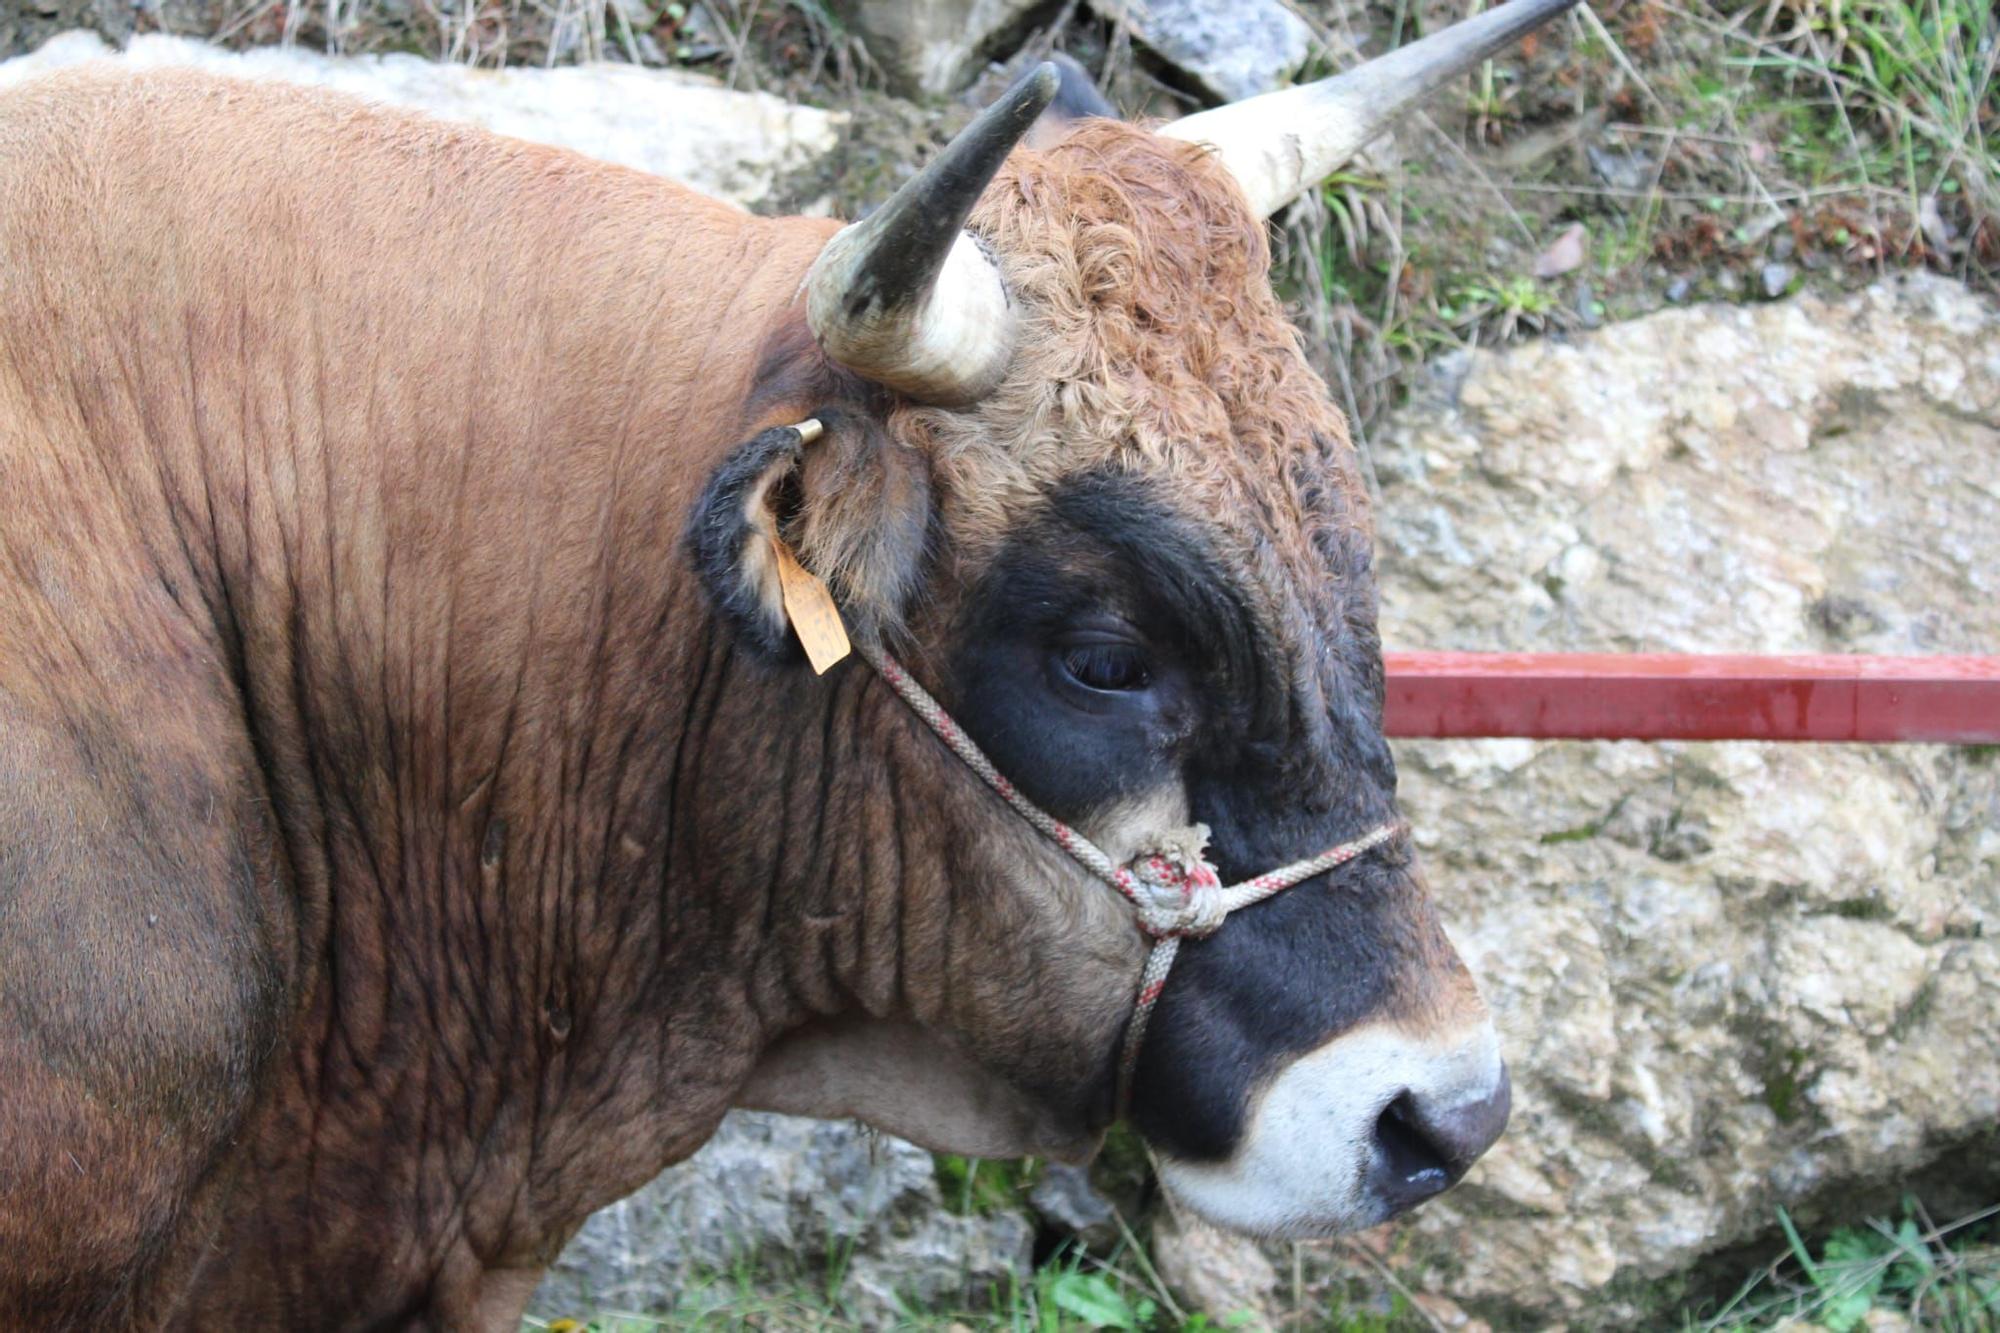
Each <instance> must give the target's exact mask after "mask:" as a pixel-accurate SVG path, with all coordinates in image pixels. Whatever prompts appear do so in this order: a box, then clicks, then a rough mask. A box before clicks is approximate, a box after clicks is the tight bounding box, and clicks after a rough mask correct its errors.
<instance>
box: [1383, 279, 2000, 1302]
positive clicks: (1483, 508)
mask: <svg viewBox="0 0 2000 1333" xmlns="http://www.w3.org/2000/svg"><path fill="white" fill-rule="evenodd" d="M1374 462H1375V467H1376V471H1377V473H1378V475H1379V477H1380V479H1381V486H1382V503H1381V508H1380V512H1379V525H1380V532H1381V541H1380V548H1381V560H1382V573H1383V588H1382V607H1383V631H1384V640H1385V642H1386V643H1387V644H1388V645H1389V646H1390V647H1391V648H1426V649H1537V650H1565V649H1567V650H1586V649H1595V650H1627V649H1656V650H1686V651H1710V652H1723V651H1737V652H1850V651H1855V652H1885V653H1950V652H1992V651H1994V649H1995V645H1996V644H2000V307H1996V305H1995V304H1994V303H1992V302H1991V301H1988V300H1983V299H1980V298H1977V297H1974V296H1973V295H1971V294H1969V293H1968V292H1967V291H1966V290H1965V289H1964V288H1962V287H1959V286H1957V285H1956V284H1953V283H1950V282H1948V281H1945V280H1943V279H1938V278H1931V277H1927V276H1923V275H1913V276H1911V277H1908V278H1903V279H1898V280H1895V281H1891V282H1887V283H1884V284H1882V285H1880V286H1877V287H1875V288H1872V289H1870V290H1869V291H1867V292H1865V293H1860V294H1856V295H1853V296H1848V297H1842V298H1837V299H1834V298H1822V297H1816V296H1807V297H1801V298H1798V299H1795V300H1791V301H1788V302H1784V303H1780V304H1776V305H1768V306H1758V307H1754V308H1734V307H1698V308H1692V309H1685V310H1668V311H1664V312H1662V313H1659V314H1656V315H1653V316H1651V317H1649V318H1646V319H1643V320H1638V321H1635V322H1632V323H1628V324H1624V325H1619V326H1615V327H1612V328H1608V329H1606V330H1604V331H1603V332H1602V333H1599V334H1595V335H1592V336H1590V337H1588V338H1580V339H1578V340H1577V341H1576V342H1574V343H1571V344H1563V343H1558V342H1554V341H1546V342H1540V343H1535V344H1531V345H1528V346H1524V347H1519V348H1516V349H1514V350H1512V351H1508V352H1503V353H1498V354H1493V353H1478V354H1475V355H1473V356H1472V357H1470V358H1468V359H1465V360H1463V361H1461V362H1459V363H1458V364H1457V365H1455V366H1451V367H1447V368H1446V369H1445V370H1444V372H1443V373H1441V374H1440V375H1439V376H1438V379H1437V382H1436V384H1435V385H1434V386H1433V391H1432V392H1431V393H1430V394H1429V395H1428V396H1427V397H1424V398H1422V399H1421V400H1420V401H1418V402H1415V403H1413V404H1412V405H1411V407H1410V408H1409V409H1407V410H1405V411H1404V412H1402V413H1401V414H1400V415H1399V416H1398V417H1397V418H1396V419H1395V420H1394V422H1393V423H1392V425H1391V428H1390V429H1389V430H1388V432H1387V433H1386V435H1384V436H1383V437H1382V438H1380V439H1378V440H1377V442H1376V446H1375V452H1374ZM1397 748H1398V762H1399V767H1400V771H1401V775H1402V796H1403V801H1404V804H1405V808H1406V810H1407V813H1408V814H1409V816H1410V818H1411V820H1412V822H1413V824H1414V826H1415V828H1416V829H1417V830H1418V834H1417V837H1418V841H1419V845H1420V847H1421V849H1422V851H1423V854H1424V857H1425V862H1426V865H1427V867H1428V871H1429V875H1430V877H1431V880H1432V882H1433V884H1434V886H1435V888H1436V891H1437V892H1438V894H1439V897H1440V898H1441V900H1442V904H1443V907H1444V909H1445V912H1446V915H1447V920H1448V921H1449V923H1450V925H1451V927H1452V929H1453V932H1454V934H1455V935H1456V937H1457V939H1458V941H1459V943H1460V945H1461V948H1462V951H1463V952H1464V954H1465V956H1466V958H1467V961H1468V962H1469V963H1470V964H1471V966H1472V968H1473V970H1474V971H1475V973H1476V974H1478V975H1479V977H1480V978H1481V981H1482V984H1483V986H1484V989H1485V992H1486V995H1487V997H1488V999H1489V1000H1490V1001H1491V1002H1492V1004H1493V1007H1494V1009H1495V1011H1496V1013H1497V1014H1498V1017H1499V1022H1500V1026H1501V1030H1502V1035H1503V1041H1504V1044H1505V1046H1506V1049H1507V1053H1508V1056H1509V1059H1510V1060H1511V1062H1512V1065H1513V1069H1514V1076H1515V1090H1516V1091H1515V1112H1514V1119H1513V1124H1512V1126H1511V1128H1510V1129H1509V1131H1508V1134H1507V1136H1506V1137H1505V1138H1503V1139H1502V1140H1501V1142H1500V1144H1499V1145H1498V1147H1497V1148H1496V1149H1495V1150H1494V1152H1493V1153H1492V1154H1491V1155H1490V1156H1489V1157H1488V1158H1487V1159H1486V1160H1485V1161H1484V1162H1483V1163H1482V1164H1481V1165H1480V1166H1478V1167H1476V1168H1475V1169H1474V1171H1473V1173H1472V1175H1471V1176H1470V1177H1469V1178H1468V1180H1467V1182H1466V1184H1465V1185H1464V1186H1463V1187H1461V1188H1460V1189H1459V1190H1457V1191H1455V1192H1454V1193H1452V1194H1449V1195H1447V1196H1445V1197H1444V1198H1442V1199H1440V1200H1438V1201H1437V1202H1436V1203H1435V1204H1432V1205H1429V1206H1427V1207H1426V1208H1424V1209H1423V1210H1422V1211H1421V1212H1419V1213H1418V1214H1416V1215H1415V1216H1414V1217H1413V1218H1412V1219H1410V1220H1409V1221H1408V1222H1406V1223H1405V1224H1404V1225H1403V1229H1402V1234H1401V1236H1400V1242H1401V1244H1402V1246H1403V1248H1402V1250H1401V1251H1400V1252H1401V1253H1402V1254H1404V1255H1405V1256H1415V1257H1414V1260H1413V1262H1411V1263H1410V1267H1411V1268H1412V1270H1413V1273H1412V1276H1413V1277H1414V1278H1415V1279H1416V1281H1417V1283H1418V1284H1419V1285H1422V1286H1425V1287H1428V1288H1431V1289H1434V1290H1438V1291H1441V1292H1443V1293H1445V1294H1447V1295H1449V1296H1451V1297H1452V1298H1453V1299H1455V1300H1457V1301H1459V1302H1460V1303H1462V1304H1464V1305H1466V1306H1468V1307H1469V1308H1471V1309H1472V1310H1473V1311H1474V1312H1475V1313H1477V1312H1479V1311H1481V1310H1482V1309H1487V1310H1492V1311H1495V1312H1496V1314H1497V1313H1498V1312H1507V1311H1512V1312H1515V1313H1516V1314H1517V1315H1519V1314H1521V1313H1523V1312H1532V1313H1535V1314H1537V1315H1538V1316H1539V1317H1542V1318H1547V1319H1561V1318H1570V1317H1575V1316H1576V1315H1577V1314H1578V1313H1579V1312H1587V1316H1586V1320H1585V1322H1587V1323H1590V1324H1592V1325H1593V1326H1597V1325H1600V1324H1604V1323H1610V1322H1613V1321H1615V1320H1619V1319H1640V1318H1644V1317H1645V1315H1646V1313H1647V1312H1645V1311H1644V1310H1642V1309H1639V1308H1637V1307H1636V1306H1634V1305H1632V1304H1631V1303H1630V1302H1629V1301H1627V1300H1626V1299H1625V1298H1624V1297H1623V1296H1622V1295H1621V1296H1616V1297H1614V1296H1613V1295H1612V1294H1610V1293H1608V1292H1607V1287H1608V1286H1609V1285H1610V1284H1611V1283H1612V1282H1613V1280H1614V1279H1620V1283H1619V1290H1620V1291H1621V1292H1622V1291H1624V1290H1626V1289H1627V1288H1628V1287H1629V1286H1631V1285H1632V1282H1633V1281H1635V1280H1636V1281H1638V1282H1643V1280H1644V1279H1645V1278H1648V1277H1656V1276H1660V1275H1663V1274H1666V1273H1669V1272H1671V1271H1674V1270H1677V1269H1681V1268H1684V1267H1686V1266H1688V1265H1689V1264H1691V1263H1692V1262H1694V1261H1696V1260H1698V1259H1699V1258H1700V1257H1701V1256H1702V1255H1704V1254H1706V1253H1709V1252H1711V1251H1715V1250H1719V1249H1722V1248H1724V1247H1728V1246H1730V1245H1732V1244H1737V1243H1740V1242H1743V1241H1745V1240H1749V1239H1752V1238H1755V1237H1757V1236H1759V1235H1760V1234H1762V1233H1764V1232H1766V1231H1768V1230H1769V1229H1770V1228H1771V1227H1772V1226H1773V1224H1774V1208H1775V1207H1776V1206H1777V1205H1779V1204H1784V1205H1786V1206H1788V1207H1791V1208H1793V1209H1794V1211H1795V1212H1800V1213H1802V1214H1803V1215H1804V1216H1806V1217H1808V1218H1810V1217H1811V1216H1812V1214H1813V1212H1814V1210H1815V1208H1824V1209H1825V1210H1827V1211H1828V1212H1837V1211H1838V1210H1839V1208H1840V1207H1841V1203H1840V1200H1841V1199H1842V1197H1843V1196H1844V1195H1847V1194H1849V1193H1851V1192H1854V1191H1862V1190H1865V1189H1866V1188H1868V1187H1869V1186H1871V1185H1872V1186H1880V1185H1885V1184H1892V1183H1894V1182H1896V1181H1898V1180H1900V1179H1902V1178H1903V1176H1904V1175H1905V1173H1907V1172H1909V1171H1910V1170H1912V1169H1913V1168H1916V1167H1919V1166H1921V1165H1923V1164H1924V1163H1927V1162H1929V1161H1931V1160H1933V1159H1935V1158H1936V1157H1937V1156H1938V1155H1939V1154H1941V1153H1944V1152H1947V1151H1949V1150H1950V1149H1952V1148H1953V1147H1954V1146H1955V1145H1966V1144H1969V1143H1970V1142H1972V1141H1973V1140H1974V1138H1975V1136H1977V1135H1979V1134H1981V1133H1982V1132H1986V1131H1988V1130H1990V1128H1991V1127H1992V1126H1993V1125H1994V1123H1995V1120H1996V1117H2000V1017H1996V1015H2000V761H1996V758H1995V757H1994V756H1993V755H1992V754H1990V753H1986V752H1981V751H1976V750H1971V749H1964V748H1952V747H1922V746H1909V747H1899V748H1892V747H1871V746H1784V745H1748V744H1744V745H1715V744H1659V745H1654V744H1641V743H1606V744H1577V743H1536V742H1528V741H1490V742H1463V741H1433V742H1403V743H1401V744H1399V746H1398V747H1397ZM1996 1185H2000V1172H1996V1175H1995V1177H1994V1179H1993V1180H1991V1181H1989V1182H1988V1183H1987V1188H1988V1189H1989V1190H1990V1189H1991V1188H1993V1187H1994V1186H1996ZM1503 1322H1505V1321H1503Z"/></svg>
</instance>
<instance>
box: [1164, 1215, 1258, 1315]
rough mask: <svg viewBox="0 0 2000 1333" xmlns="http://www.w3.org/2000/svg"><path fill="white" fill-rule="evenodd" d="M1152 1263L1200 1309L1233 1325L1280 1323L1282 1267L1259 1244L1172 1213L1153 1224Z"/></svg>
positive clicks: (1182, 1295) (1172, 1285) (1191, 1304)
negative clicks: (1277, 1302)
mask: <svg viewBox="0 0 2000 1333" xmlns="http://www.w3.org/2000/svg"><path fill="white" fill-rule="evenodd" d="M1152 1248H1153V1265H1154V1267H1156V1268H1157V1269H1159V1272H1160V1277H1161V1279H1162V1280H1163V1281H1165V1282H1166V1284H1167V1285H1168V1286H1169V1287H1172V1288H1173V1289H1174V1290H1175V1291H1177V1292H1179V1293H1180V1294H1181V1297H1182V1298H1183V1299H1184V1300H1186V1301H1187V1302H1188V1304H1189V1305H1190V1306H1192V1307H1193V1308H1194V1309H1195V1310H1198V1311H1201V1312H1202V1313H1204V1314H1207V1315H1208V1316H1209V1317H1210V1318H1211V1319H1212V1320H1214V1321H1215V1322H1216V1323H1218V1324H1221V1325H1224V1326H1227V1327H1230V1328H1244V1329H1253V1330H1254V1329H1270V1328H1272V1327H1274V1326H1275V1324H1274V1321H1273V1318H1272V1302H1273V1298H1274V1297H1275V1296H1276V1295H1277V1291H1278V1270H1277V1269H1276V1268H1275V1267H1274V1266H1273V1265H1272V1262H1271V1260H1270V1258H1269V1257H1268V1256H1266V1255H1265V1253H1264V1252H1263V1250H1262V1249H1260V1248H1259V1247H1258V1245H1257V1243H1256V1242H1255V1241H1253V1240H1250V1239H1249V1238H1247V1237H1244V1236H1232V1235H1230V1234H1229V1233H1227V1232H1224V1231H1218V1230H1216V1229H1215V1228H1214V1227H1212V1226H1210V1225H1208V1224H1207V1223H1206V1222H1202V1221H1200V1220H1198V1219H1196V1218H1193V1217H1188V1216H1184V1215H1181V1214H1179V1213H1177V1212H1169V1213H1167V1214H1165V1215H1163V1216H1162V1217H1160V1218H1159V1219H1158V1220H1157V1221H1156V1222H1155V1223H1154V1225H1153V1247H1152Z"/></svg>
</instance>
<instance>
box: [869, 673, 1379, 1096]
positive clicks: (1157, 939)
mask: <svg viewBox="0 0 2000 1333" xmlns="http://www.w3.org/2000/svg"><path fill="white" fill-rule="evenodd" d="M854 646H855V650H856V651H857V652H859V653H860V654H861V656H862V657H863V658H864V659H866V660H867V662H868V664H869V665H870V666H872V667H874V668H875V671H876V673H877V674H878V675H880V676H881V677H882V679H883V680H885V681H887V682H888V683H889V688H890V689H892V690H894V691H895V692H896V693H897V694H898V695H900V696H902V699H903V702H904V703H906V704H908V705H909V706H910V709H911V711H913V712H915V713H916V715H917V716H918V717H920V718H922V719H923V721H924V724H925V725H926V726H928V727H929V728H930V729H931V730H932V731H934V732H936V733H937V735H938V738H939V739H940V740H942V741H943V742H944V743H945V744H946V745H947V746H949V747H950V749H951V752H952V753H953V754H955V755H957V756H958V757H959V758H960V759H963V760H964V761H965V763H966V766H967V767H969V768H970V769H971V770H972V771H973V772H975V773H977V774H978V775H979V776H980V778H981V779H982V780H983V781H984V782H985V783H986V785H987V786H989V787H991V788H992V789H993V790H994V791H995V792H996V793H997V794H998V795H999V797H1000V799H1001V800H1003V801H1005V802H1006V803H1007V804H1008V805H1010V806H1012V807H1013V808H1014V811H1015V813H1016V814H1018V815H1020V816H1021V817H1022V818H1023V819H1025V820H1027V821H1028V822H1029V823H1030V824H1032V825H1034V826H1035V827H1036V828H1037V829H1039V830H1040V831H1041V832H1042V833H1043V835H1045V836H1046V837H1047V838H1048V839H1049V840H1050V841H1051V842H1053V843H1055V845H1056V846H1058V847H1060V848H1062V849H1063V850H1064V851H1065V852H1068V853H1069V854H1070V856H1071V858H1072V859H1074V860H1075V861H1076V862H1077V864H1079V865H1081V866H1082V867H1083V868H1084V869H1086V870H1088V871H1089V872H1090V873H1091V874H1093V875H1095V876H1097V878H1099V879H1101V880H1103V881H1104V882H1105V883H1106V884H1109V885H1110V886H1111V887H1112V888H1114V889H1116V890H1118V892H1119V893H1121V894H1123V895H1124V896H1125V897H1126V899H1127V900H1128V901H1130V902H1131V904H1132V906H1133V908H1134V909H1135V910H1136V912H1137V914H1138V918H1139V928H1140V930H1142V931H1144V932H1145V933H1146V935H1147V936H1148V937H1150V938H1151V939H1152V941H1153V949H1152V952H1151V953H1150V954H1149V955H1148V956H1147V958H1146V969H1145V971H1144V972H1143V973H1142V974H1141V975H1140V978H1139V994H1138V999H1137V1001H1136V1003H1135V1005H1134V1008H1133V1011H1132V1021H1131V1022H1130V1023H1129V1024H1128V1025H1127V1026H1126V1028H1125V1043H1124V1047H1123V1049H1122V1050H1121V1051H1120V1053H1119V1060H1118V1110H1119V1113H1120V1114H1123V1113H1124V1111H1125V1108H1126V1106H1127V1104H1128V1101H1129V1098H1130V1096H1131V1091H1132V1074H1133V1071H1134V1070H1135V1069H1136V1068H1137V1067H1138V1064H1139V1048H1140V1046H1141V1044H1142V1043H1143V1042H1144V1041H1145V1038H1146V1024H1147V1022H1148V1021H1149V1020H1150V1019H1151V1018H1152V1015H1153V1007H1154V1006H1155V1005H1156V1004H1158V1003H1159V999H1160V992H1161V991H1163V990H1165V989H1166V985H1167V973H1168V972H1170V971H1171V970H1172V969H1173V965H1174V956H1175V955H1176V954H1177V953H1178V952H1179V951H1180V947H1181V941H1182V940H1183V939H1186V938H1189V937H1196V938H1199V937H1200V936H1203V935H1208V934H1212V933H1214V931H1215V930H1216V929H1218V928H1219V927H1220V926H1221V925H1222V922H1223V918H1225V917H1227V916H1228V915H1229V914H1230V913H1231V912H1234V911H1237V910H1239V909H1240V908H1244V907H1248V906H1250V904H1252V903H1256V902H1262V901H1263V900H1264V899H1266V898H1269V897H1270V896H1271V895H1272V894H1274V893H1279V892H1281V891H1283V890H1285V889H1289V888H1291V887H1292V886H1293V885H1294V884H1298V883H1302V882H1303V881H1305V880H1308V879H1311V878H1312V877H1313V876H1315V875H1318V874H1321V873H1323V872H1325V871H1328V870H1331V869H1333V867H1335V866H1338V865H1344V864H1346V863H1347V862H1349V861H1352V860H1353V859H1354V858H1355V857H1357V856H1360V855H1361V854H1362V853H1363V852H1366V851H1369V850H1371V849H1373V848H1375V847H1379V846H1381V845H1382V844H1383V843H1385V842H1387V841H1389V840H1390V839H1391V838H1393V837H1395V836H1396V835H1397V834H1399V833H1401V832H1402V831H1403V830H1404V828H1405V825H1403V824H1402V823H1401V822H1400V821H1392V822H1390V823H1387V824H1383V825H1382V826H1381V827H1379V828H1376V829H1374V830H1372V831H1371V832H1368V833H1365V834H1363V835H1362V836H1361V837H1359V838H1356V839H1354V840H1353V841H1352V842H1344V843H1341V844H1340V845H1339V846H1338V847H1329V848H1328V849H1327V850H1325V851H1323V852H1321V853H1319V854H1318V855H1316V856H1308V857H1306V858H1305V859H1304V860H1302V861H1294V862H1292V863H1291V864H1290V865H1284V866H1279V867H1278V868H1277V869H1276V870H1267V871H1265V872H1264V873H1263V874H1261V875H1256V876H1253V877H1251V878H1250V879H1246V880H1244V881H1243V882H1242V883H1241V884H1232V885H1230V886H1228V887H1227V888H1224V887H1223V885H1222V882H1221V879H1220V877H1219V876H1217V874H1216V873H1215V867H1214V866H1212V865H1210V864H1209V863H1208V862H1207V860H1206V859H1204V858H1202V857H1200V856H1199V855H1193V856H1190V855H1188V854H1186V853H1183V852H1150V853H1147V854H1145V855H1143V856H1139V857H1136V858H1134V859H1133V860H1132V862H1131V863H1130V864H1129V865H1122V866H1121V865H1118V864H1117V863H1115V862H1114V861H1112V859H1111V858H1110V857H1109V856H1106V855H1105V854H1104V852H1103V850H1102V849H1101V848H1099V847H1098V846H1097V844H1096V843H1094V842H1092V841H1091V840H1090V839H1089V838H1087V837H1085V836H1084V835H1083V834H1081V833H1079V832H1077V831H1076V830H1075V829H1073V828H1071V827H1070V826H1069V825H1068V824H1065V823H1063V821H1061V820H1060V819H1057V818H1056V817H1055V816H1053V815H1051V814H1049V812H1048V811H1046V810H1044V809H1042V808H1041V807H1040V806H1038V805H1036V804H1035V803H1034V802H1033V801H1031V800H1029V799H1028V798H1027V797H1025V796H1023V795H1022V794H1021V793H1020V791H1019V790H1018V789H1017V788H1016V787H1015V786H1014V784H1013V783H1011V782H1009V781H1008V780H1007V776H1006V774H1004V773H1002V772H1001V771H1000V770H999V769H997V768H995V767H994V766H993V761H992V760H990V759H988V758H987V757H986V755H985V753H984V752H983V751H982V750H980V748H979V747H978V746H977V745H975V744H974V743H973V741H972V738H971V737H970V736H967V735H966V734H965V732H964V730H963V729H962V728H961V727H960V726H959V725H958V724H957V723H956V722H954V721H952V719H951V715H950V714H949V713H947V712H945V710H944V706H943V705H942V704H940V703H938V701H937V700H936V699H934V698H932V697H931V694H930V691H928V690H926V689H925V688H924V687H923V686H921V685H919V684H917V682H916V680H915V679H914V678H913V677H912V676H911V675H910V673H909V672H908V671H907V670H905V669H904V667H903V664H902V663H900V662H898V661H897V660H896V659H895V658H894V657H892V656H890V655H889V653H888V652H887V651H886V650H884V649H883V648H882V647H881V646H880V645H879V644H875V643H856V644H855V645H854Z"/></svg>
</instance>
